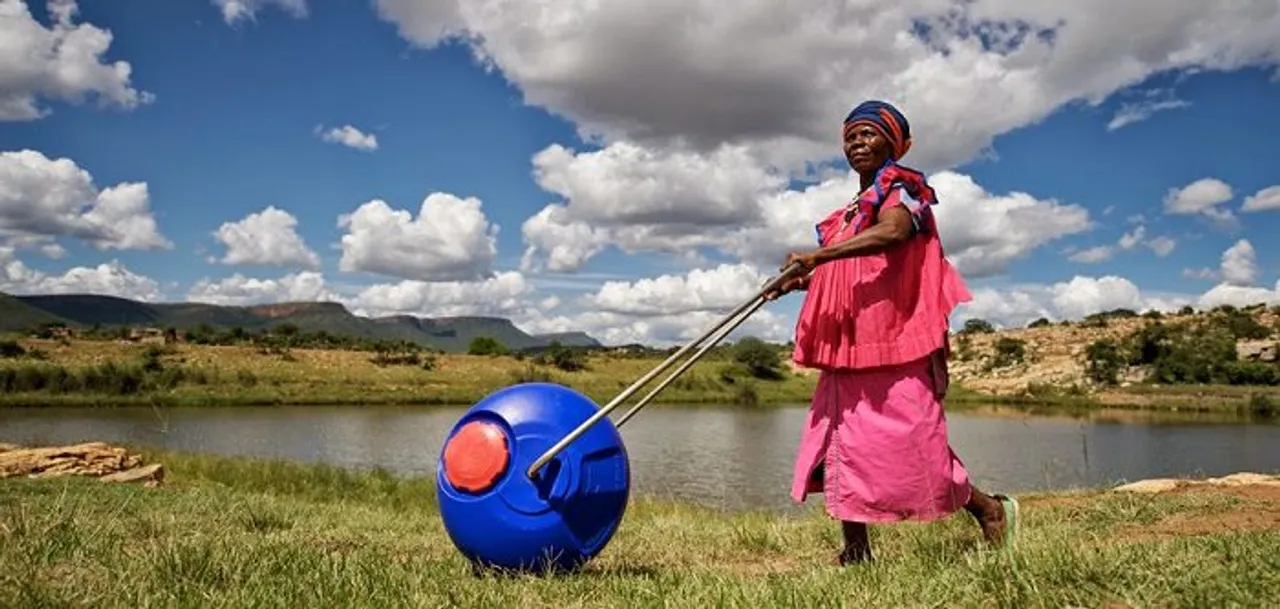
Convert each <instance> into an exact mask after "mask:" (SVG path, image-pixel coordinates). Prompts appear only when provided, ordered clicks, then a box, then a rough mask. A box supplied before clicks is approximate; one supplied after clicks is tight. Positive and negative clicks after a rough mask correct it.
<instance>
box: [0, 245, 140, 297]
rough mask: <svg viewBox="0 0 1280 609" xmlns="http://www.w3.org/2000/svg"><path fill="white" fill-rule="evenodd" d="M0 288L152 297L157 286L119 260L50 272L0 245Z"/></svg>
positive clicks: (31, 291) (4, 289)
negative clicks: (19, 257) (29, 265)
mask: <svg viewBox="0 0 1280 609" xmlns="http://www.w3.org/2000/svg"><path fill="white" fill-rule="evenodd" d="M0 291H3V292H7V293H10V294H104V295H108V296H119V297H122V298H132V299H135V300H143V301H155V300H159V299H160V297H161V293H160V286H159V285H158V284H157V283H156V282H155V281H154V280H152V279H150V278H147V277H144V276H142V275H139V274H137V273H134V272H133V271H130V270H129V269H128V268H126V267H125V266H124V265H123V264H121V263H120V261H118V260H111V261H108V262H104V263H102V264H99V265H97V266H77V267H73V268H70V269H68V270H67V271H66V272H64V273H63V274H62V275H50V274H48V273H44V272H41V271H37V270H35V269H32V268H30V267H28V266H27V265H25V264H23V262H22V261H21V260H18V258H17V257H16V255H15V252H14V250H13V248H9V247H3V246H0Z"/></svg>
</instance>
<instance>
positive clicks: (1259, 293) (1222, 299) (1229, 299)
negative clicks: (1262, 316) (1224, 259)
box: [1197, 281, 1280, 309]
mask: <svg viewBox="0 0 1280 609" xmlns="http://www.w3.org/2000/svg"><path fill="white" fill-rule="evenodd" d="M1257 303H1265V304H1271V305H1275V304H1280V281H1277V282H1276V284H1275V285H1274V286H1272V288H1271V289H1267V288H1264V287H1259V286H1241V285H1232V284H1230V283H1220V284H1218V285H1216V286H1213V288H1211V289H1210V290H1209V291H1208V292H1205V293H1204V295H1202V296H1201V297H1200V299H1199V301H1198V302H1197V304H1198V305H1199V306H1200V307H1201V308H1205V309H1209V308H1213V307H1217V306H1222V305H1232V306H1236V307H1246V306H1249V305H1252V304H1257Z"/></svg>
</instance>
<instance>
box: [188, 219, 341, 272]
mask: <svg viewBox="0 0 1280 609" xmlns="http://www.w3.org/2000/svg"><path fill="white" fill-rule="evenodd" d="M297 226H298V219H297V218H295V217H294V216H293V214H290V213H289V212H287V211H284V210H282V209H277V208H276V207H274V206H268V207H267V208H266V209H263V210H262V211H260V212H257V213H252V214H249V215H247V216H245V217H244V218H242V219H240V220H238V221H236V222H226V223H223V225H222V226H221V227H219V228H218V230H217V231H215V232H214V233H213V236H214V238H215V239H217V240H218V242H219V243H222V244H223V245H225V246H226V248H227V253H226V255H224V256H223V257H222V263H223V264H247V265H264V266H299V267H302V268H305V269H311V270H314V269H317V268H319V267H320V257H319V256H317V255H316V253H315V252H313V251H311V249H310V248H308V247H307V245H306V243H305V242H304V241H303V239H302V237H301V236H299V235H298V232H297Z"/></svg>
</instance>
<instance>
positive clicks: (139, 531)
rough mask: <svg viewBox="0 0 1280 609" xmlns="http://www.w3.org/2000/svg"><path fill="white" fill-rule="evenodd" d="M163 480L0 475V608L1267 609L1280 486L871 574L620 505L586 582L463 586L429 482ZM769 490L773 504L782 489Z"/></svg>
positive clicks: (795, 546) (733, 526)
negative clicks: (133, 482) (138, 482)
mask: <svg viewBox="0 0 1280 609" xmlns="http://www.w3.org/2000/svg"><path fill="white" fill-rule="evenodd" d="M148 460H149V461H152V460H158V461H160V462H163V463H164V464H165V466H166V469H167V472H168V476H167V478H166V481H165V484H164V485H162V486H160V487H159V488H151V489H149V488H143V487H138V486H122V485H104V484H101V483H98V482H96V481H93V480H88V479H71V478H62V479H47V480H22V479H10V480H0V606H6V607H52V606H95V607H108V606H113V607H114V606H119V607H140V606H175V607H177V606H192V607H194V606H201V607H216V606H255V607H277V606H278V607H304V606H344V607H348V606H366V607H392V606H420V607H455V606H472V607H479V606H485V607H557V608H559V607H586V606H593V607H594V606H606V607H622V606H627V605H633V606H637V607H675V606H679V607H819V606H821V607H840V606H843V607H921V606H973V607H978V606H981V607H992V606H1007V607H1063V606H1074V607H1095V606H1108V607H1118V606H1162V607H1205V606H1275V604H1276V603H1277V602H1280V492H1277V491H1278V490H1280V489H1277V488H1275V487H1271V488H1267V487H1242V488H1237V489H1221V490H1203V491H1185V492H1184V491H1178V492H1173V493H1168V494H1160V495H1136V494H1122V493H1105V492H1088V491H1082V492H1075V493H1065V494H1057V495H1041V496H1028V497H1025V498H1024V499H1023V502H1024V508H1023V526H1022V538H1021V541H1020V544H1019V546H1018V548H1017V549H1016V550H1015V551H1013V552H1011V553H1005V552H1001V551H994V550H989V549H985V548H984V547H982V546H980V545H978V544H977V540H978V534H977V528H976V526H974V525H973V524H972V521H971V520H970V519H969V517H968V516H967V515H964V514H960V515H957V516H955V517H953V518H951V519H949V520H946V521H942V522H939V523H934V524H928V525H920V524H904V525H896V526H881V527H874V528H873V529H872V535H873V544H874V547H875V550H876V552H877V556H876V558H877V560H876V562H875V563H872V564H869V565H863V566H858V567H848V568H840V567H836V566H833V565H831V564H830V559H831V558H832V557H833V556H834V554H835V552H836V550H837V546H838V543H839V542H838V532H837V528H836V526H835V525H834V523H832V522H831V521H829V520H827V519H826V517H825V516H824V515H822V514H821V513H820V512H818V511H816V510H813V511H810V512H808V513H807V514H805V515H801V516H798V517H780V516H775V515H770V514H765V513H749V512H748V513H724V512H717V511H712V510H708V509H702V508H699V507H696V506H692V505H680V504H673V503H664V502H657V501H653V500H650V499H645V498H643V497H641V498H634V499H633V502H632V504H631V506H630V507H629V511H628V513H627V515H626V518H625V520H624V523H623V526H622V528H621V530H620V531H619V533H618V534H617V536H616V537H615V538H614V540H613V542H612V543H611V544H610V545H609V546H608V547H606V548H605V551H604V552H603V554H601V555H600V556H599V557H597V559H596V560H594V561H593V562H591V563H589V564H588V565H587V566H586V567H585V569H584V571H583V572H581V573H577V574H566V575H557V576H546V577H540V576H520V577H510V578H508V577H495V576H481V577H477V576H475V575H473V574H472V572H471V570H470V569H469V568H468V565H467V563H466V562H465V561H464V560H463V559H462V557H461V556H460V555H459V554H457V553H456V551H455V550H454V549H453V547H452V546H451V544H450V542H449V540H448V539H447V537H446V536H445V533H444V531H443V529H442V526H441V523H440V520H439V518H438V516H437V512H436V511H435V509H434V506H433V501H434V494H433V491H432V487H431V485H430V484H429V483H428V482H426V481H423V480H400V479H395V478H392V477H390V476H387V475H382V474H378V473H368V474H364V473H349V472H344V471H341V470H337V469H332V468H329V467H324V466H309V465H296V464H283V463H271V462H255V461H248V460H232V459H224V458H212V457H203V456H194V455H181V454H171V453H167V454H166V453H162V454H149V455H148ZM780 492H781V491H780Z"/></svg>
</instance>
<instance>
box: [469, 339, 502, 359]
mask: <svg viewBox="0 0 1280 609" xmlns="http://www.w3.org/2000/svg"><path fill="white" fill-rule="evenodd" d="M506 352H507V348H506V347H505V346H503V344H502V343H500V342H498V339H496V338H493V337H490V336H477V337H475V338H473V339H471V345H470V346H469V347H468V348H467V353H469V354H471V355H503V354H505V353H506Z"/></svg>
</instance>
